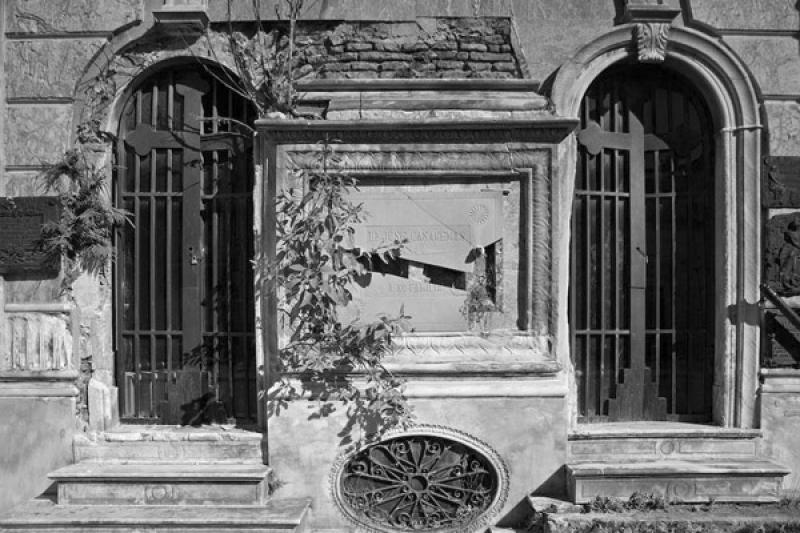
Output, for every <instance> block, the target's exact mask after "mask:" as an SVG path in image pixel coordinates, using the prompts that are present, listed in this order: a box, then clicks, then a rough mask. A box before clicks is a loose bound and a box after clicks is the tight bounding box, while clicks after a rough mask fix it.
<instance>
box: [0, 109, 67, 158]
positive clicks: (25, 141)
mask: <svg viewBox="0 0 800 533" xmlns="http://www.w3.org/2000/svg"><path fill="white" fill-rule="evenodd" d="M7 116H8V120H7V122H6V132H5V135H6V164H7V165H12V166H15V165H25V166H40V165H42V164H43V163H45V162H48V161H54V160H55V159H56V158H58V157H59V156H60V155H61V154H62V153H63V152H64V150H66V149H67V147H68V146H69V143H70V139H71V136H72V128H71V124H70V121H71V120H72V106H71V105H68V104H65V105H47V106H34V105H19V106H11V107H9V109H8V115H7Z"/></svg>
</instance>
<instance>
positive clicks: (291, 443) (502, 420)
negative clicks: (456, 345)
mask: <svg viewBox="0 0 800 533" xmlns="http://www.w3.org/2000/svg"><path fill="white" fill-rule="evenodd" d="M476 381H477V380H476ZM424 384H425V385H426V387H428V389H426V390H425V395H426V396H429V397H427V398H423V397H420V396H421V391H420V389H419V388H417V389H414V388H413V386H417V384H416V383H414V384H411V385H409V389H410V392H411V394H412V398H410V400H411V404H412V406H413V408H414V411H415V414H416V418H417V422H418V423H420V424H430V425H437V426H446V427H449V428H453V429H455V430H458V431H463V432H465V433H468V434H470V435H472V436H474V437H475V438H478V439H480V440H481V441H483V442H485V443H486V444H487V445H488V446H490V447H492V448H494V450H496V452H497V453H498V454H499V455H500V457H502V459H503V460H504V461H505V463H506V465H507V466H508V470H509V492H508V498H507V501H506V505H505V508H504V509H502V510H501V511H500V512H499V513H498V514H497V515H496V518H495V520H496V521H497V522H498V523H500V524H503V523H512V524H516V523H519V521H520V520H522V519H524V516H516V513H518V512H520V511H521V512H524V511H525V507H524V506H523V505H520V504H522V503H524V501H525V499H526V498H527V496H528V494H529V493H530V492H531V491H532V490H537V491H538V492H540V493H549V494H556V495H558V494H561V493H562V492H563V490H564V477H563V465H564V463H565V462H566V435H567V416H566V402H565V401H564V398H563V397H560V396H559V397H542V396H539V397H536V396H533V395H531V396H530V397H524V396H518V397H510V395H509V396H505V397H499V395H500V394H501V393H502V391H503V390H504V389H503V386H504V385H508V387H509V388H512V387H516V390H517V391H520V390H521V389H523V387H524V386H525V384H526V383H525V382H516V383H515V382H514V381H513V380H511V379H508V380H506V381H505V382H500V383H498V382H492V381H490V380H486V382H478V383H477V384H475V385H471V386H467V385H464V384H462V383H460V382H459V381H456V380H453V381H452V382H445V383H442V382H431V383H430V384H429V383H424ZM534 385H538V384H537V383H534ZM456 387H458V389H456ZM531 388H532V387H531ZM452 391H455V392H452ZM456 393H459V394H461V395H462V396H461V397H458V396H456ZM493 393H494V394H496V395H497V396H494V397H492V396H491V394H493ZM447 394H452V396H450V397H446V395H447ZM517 394H522V393H521V392H517ZM315 407H316V404H315V403H311V402H304V401H291V402H288V404H287V405H286V406H284V407H282V408H281V409H280V411H279V413H276V414H275V415H273V416H271V417H270V418H269V431H268V438H269V463H270V465H272V466H273V468H274V469H275V477H276V479H277V480H279V481H280V482H282V484H281V486H280V487H279V488H278V489H277V491H276V496H277V497H282V498H296V497H304V496H310V497H311V498H312V501H313V506H314V516H313V524H312V525H313V527H314V528H319V529H321V530H325V529H333V530H337V529H338V528H341V529H342V530H349V529H351V528H352V525H351V524H349V523H348V522H347V520H346V519H345V517H344V515H343V514H342V513H341V512H340V511H339V509H338V508H337V506H336V504H335V503H334V501H333V499H332V497H331V483H332V481H331V479H330V476H331V471H332V470H333V466H334V464H335V463H336V461H337V459H338V458H339V457H340V455H341V454H342V453H344V452H345V451H346V450H347V449H348V444H349V443H348V442H346V441H345V440H344V439H343V437H342V435H341V431H342V428H343V427H345V426H346V424H347V422H348V420H347V417H346V416H345V413H344V409H343V408H341V409H337V411H335V412H334V413H333V414H331V415H330V416H327V417H322V418H313V417H310V415H311V414H312V413H313V412H314V411H313V409H314V408H315ZM354 436H355V438H358V437H359V436H360V435H358V434H357V432H356V435H354Z"/></svg>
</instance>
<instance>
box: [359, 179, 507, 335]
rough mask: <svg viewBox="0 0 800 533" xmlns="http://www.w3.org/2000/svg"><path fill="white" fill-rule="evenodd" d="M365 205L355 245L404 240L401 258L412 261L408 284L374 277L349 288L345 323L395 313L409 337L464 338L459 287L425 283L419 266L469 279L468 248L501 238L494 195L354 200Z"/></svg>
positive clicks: (363, 195) (462, 291) (393, 277)
mask: <svg viewBox="0 0 800 533" xmlns="http://www.w3.org/2000/svg"><path fill="white" fill-rule="evenodd" d="M352 199H353V200H354V201H355V202H360V203H362V204H363V205H364V210H365V212H366V216H365V220H364V222H363V223H362V224H360V225H359V226H357V227H356V230H355V234H354V237H353V238H354V243H355V245H356V246H358V247H360V248H362V249H364V250H370V249H375V248H379V247H381V246H388V245H391V244H392V243H393V242H394V241H403V240H405V241H407V242H406V244H405V245H404V246H403V248H402V250H401V253H400V258H401V259H405V260H408V261H411V262H412V265H411V266H409V268H408V277H402V276H399V275H394V274H385V273H377V272H373V273H372V274H370V275H369V276H368V279H367V281H366V283H364V286H358V287H355V290H354V301H353V304H352V305H350V306H348V308H349V309H347V315H348V318H350V319H355V320H359V321H366V322H371V321H374V320H376V319H377V317H378V316H379V315H381V314H385V315H388V316H397V315H398V313H399V312H400V309H401V308H402V309H403V310H404V312H405V314H406V315H407V316H410V317H411V319H410V323H411V326H412V327H413V328H414V330H415V331H464V330H466V329H467V319H466V318H465V316H464V314H463V312H462V309H463V307H464V304H465V302H466V300H467V296H468V291H467V290H465V288H455V287H448V286H446V285H441V284H437V283H434V282H431V281H430V280H429V279H426V278H425V276H424V275H423V270H424V268H425V265H433V266H436V267H439V268H444V269H448V270H451V271H453V272H454V273H456V274H457V273H464V274H465V275H468V274H472V273H473V270H474V269H475V263H474V261H473V258H474V254H472V252H473V250H474V249H475V248H485V247H487V246H489V245H491V244H493V243H496V242H497V241H499V240H501V239H502V235H503V217H502V201H503V197H502V193H501V192H499V191H498V192H495V191H490V192H482V191H476V192H448V193H441V192H436V193H434V192H431V193H407V194H405V193H397V192H387V193H383V194H375V193H371V192H370V193H366V192H362V193H354V194H353V198H352Z"/></svg>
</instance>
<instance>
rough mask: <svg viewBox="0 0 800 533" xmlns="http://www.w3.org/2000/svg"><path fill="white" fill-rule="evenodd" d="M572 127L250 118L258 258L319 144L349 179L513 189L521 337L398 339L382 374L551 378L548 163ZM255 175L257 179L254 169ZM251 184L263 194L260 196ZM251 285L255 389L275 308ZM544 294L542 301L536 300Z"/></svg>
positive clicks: (268, 251)
mask: <svg viewBox="0 0 800 533" xmlns="http://www.w3.org/2000/svg"><path fill="white" fill-rule="evenodd" d="M576 124H577V121H574V120H564V119H551V120H547V121H541V122H531V121H515V120H509V121H491V122H474V123H473V122H463V121H462V122H458V121H441V120H437V121H427V122H425V121H422V122H416V123H414V122H396V121H366V120H364V121H353V122H344V121H341V122H340V121H315V122H308V121H283V120H279V121H258V122H257V128H258V131H259V139H260V144H259V150H258V153H257V158H258V160H260V161H261V163H262V165H263V166H262V167H261V168H262V169H263V171H262V176H257V178H258V179H257V183H256V191H255V197H256V220H255V221H254V224H255V227H256V231H259V230H261V231H262V232H263V233H262V234H261V235H260V237H259V236H257V238H256V242H257V245H256V246H257V250H256V257H257V258H261V259H263V260H266V261H269V260H270V258H271V256H272V254H273V253H274V249H275V242H274V234H275V219H274V212H273V211H272V210H271V206H272V202H271V199H272V198H274V197H275V194H276V191H278V190H279V189H280V187H282V186H283V185H284V183H285V180H286V176H287V175H288V172H289V171H290V170H291V169H293V168H308V167H309V166H310V165H313V164H314V161H315V153H316V152H318V151H319V150H320V149H321V145H320V144H319V142H318V141H319V140H320V139H336V140H337V144H336V152H337V156H338V159H339V163H338V167H336V168H335V170H336V171H341V172H346V173H347V174H349V175H353V176H356V177H369V176H380V177H383V178H391V177H402V178H404V179H413V178H437V177H475V176H480V177H495V178H500V179H504V178H506V179H507V178H513V179H515V180H519V182H520V205H521V206H523V205H528V206H529V208H527V209H524V210H521V211H522V213H521V218H520V226H521V227H520V238H521V240H520V257H519V263H520V271H521V276H520V279H521V281H520V284H521V285H523V284H524V285H525V286H526V288H527V290H525V291H520V292H521V293H522V294H524V295H525V299H524V302H521V305H520V312H519V315H520V321H521V322H522V324H520V325H521V327H520V329H519V331H515V332H511V333H509V332H503V333H502V334H489V335H478V334H471V333H468V332H464V333H447V334H438V335H437V334H418V335H407V336H404V337H402V338H400V339H398V340H397V341H396V345H395V352H394V354H393V356H392V357H390V358H389V360H388V361H387V367H389V368H391V369H392V370H393V371H395V372H396V373H398V374H400V375H406V376H443V375H447V376H460V377H462V378H469V377H477V376H482V375H484V376H485V375H497V376H498V377H499V376H505V375H518V376H520V375H521V376H542V377H544V376H554V375H555V374H557V373H558V372H559V370H560V368H561V365H560V364H559V362H558V361H557V360H556V359H555V355H554V353H553V350H552V349H551V343H550V339H552V337H553V333H554V332H553V325H554V324H555V319H556V315H555V307H553V306H550V305H547V302H549V301H553V300H552V296H553V295H554V292H553V286H552V277H551V273H552V271H553V269H552V265H551V259H552V257H551V254H550V244H551V239H552V233H551V220H552V218H551V217H552V213H551V212H550V205H552V198H551V180H552V179H553V165H552V161H553V159H554V157H555V147H556V144H557V143H558V142H560V141H561V140H562V139H563V138H564V137H565V136H566V135H567V134H568V133H569V132H570V131H572V129H573V128H574V127H575V125H576ZM257 174H258V172H257ZM259 187H260V188H261V189H260V190H259ZM267 290H268V288H267V286H266V285H265V284H264V282H263V281H260V280H257V290H256V297H257V301H259V302H260V305H258V306H257V307H258V309H257V313H258V318H257V324H260V327H261V331H260V335H258V338H259V345H258V347H257V365H258V366H259V367H260V368H264V369H266V370H265V373H264V374H263V375H262V376H261V379H262V380H263V381H262V384H261V386H262V387H268V386H269V384H271V383H272V382H273V381H274V379H275V377H276V374H273V373H274V372H276V370H275V366H274V362H275V361H274V360H272V358H273V357H274V354H276V353H277V349H278V329H277V323H276V321H275V320H267V319H266V318H267V317H275V316H276V313H275V311H276V301H275V298H274V297H273V296H272V295H269V294H268V293H267V292H266V291H267ZM536 293H544V294H546V295H547V296H548V297H547V298H536V297H535V294H536Z"/></svg>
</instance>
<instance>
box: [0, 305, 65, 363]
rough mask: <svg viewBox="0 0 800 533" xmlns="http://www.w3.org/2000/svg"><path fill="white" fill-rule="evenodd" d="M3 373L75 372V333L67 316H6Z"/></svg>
mask: <svg viewBox="0 0 800 533" xmlns="http://www.w3.org/2000/svg"><path fill="white" fill-rule="evenodd" d="M6 320H7V323H6V325H5V335H4V336H5V338H6V342H5V345H4V346H2V348H0V349H2V350H3V352H2V353H0V370H35V371H38V370H68V369H72V368H74V366H75V365H74V364H73V358H72V355H73V354H72V351H73V343H72V332H71V323H70V317H69V315H68V314H67V313H56V314H44V313H6Z"/></svg>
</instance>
